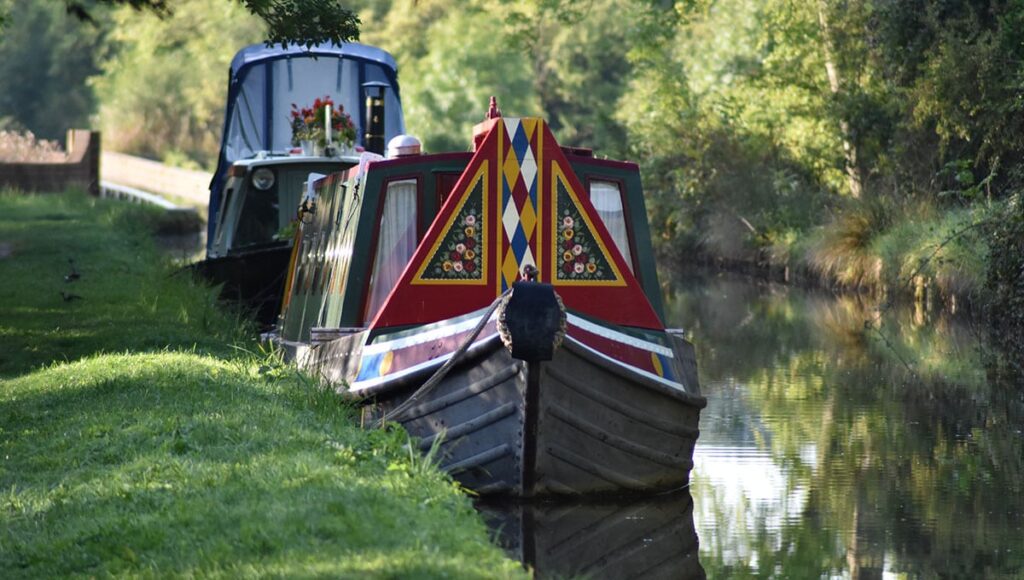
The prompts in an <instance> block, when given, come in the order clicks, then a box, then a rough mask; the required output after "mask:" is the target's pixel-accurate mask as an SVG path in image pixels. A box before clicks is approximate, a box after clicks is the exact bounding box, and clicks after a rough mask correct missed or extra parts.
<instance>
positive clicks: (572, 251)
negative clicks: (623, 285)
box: [555, 181, 617, 282]
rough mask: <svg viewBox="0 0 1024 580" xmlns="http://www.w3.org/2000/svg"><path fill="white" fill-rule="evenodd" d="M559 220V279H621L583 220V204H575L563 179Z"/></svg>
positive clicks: (557, 214) (560, 184)
mask: <svg viewBox="0 0 1024 580" xmlns="http://www.w3.org/2000/svg"><path fill="white" fill-rule="evenodd" d="M556 220H557V222H556V224H555V231H556V232H557V240H556V244H557V248H556V251H555V274H556V276H557V279H558V280H572V281H581V282H586V281H615V280H617V278H616V276H615V272H613V271H612V268H611V266H610V265H609V262H608V257H607V256H605V255H604V252H603V251H602V250H601V248H600V246H599V245H598V243H597V239H596V238H595V237H594V234H593V232H591V231H590V228H589V227H587V223H586V222H585V221H584V220H583V215H582V214H581V212H580V209H579V207H577V206H576V204H575V203H573V200H572V198H571V197H570V196H569V192H568V191H566V189H565V185H564V184H563V183H562V182H561V181H558V194H557V199H556Z"/></svg>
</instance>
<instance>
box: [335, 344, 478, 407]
mask: <svg viewBox="0 0 1024 580" xmlns="http://www.w3.org/2000/svg"><path fill="white" fill-rule="evenodd" d="M497 335H498V333H497V332H495V333H494V334H491V335H488V336H485V337H483V338H480V337H477V339H476V341H474V342H473V344H471V345H470V346H469V348H468V349H467V352H471V351H472V350H473V349H474V348H476V347H477V346H479V345H480V344H482V343H483V342H485V341H487V340H488V339H491V338H493V337H495V336H497ZM453 354H455V351H452V352H449V353H448V354H444V355H441V356H439V357H437V358H432V359H430V360H426V361H423V362H421V363H420V364H418V365H413V366H411V367H409V368H407V369H402V370H401V371H399V372H397V373H393V374H390V375H384V376H382V377H376V378H373V379H366V380H365V381H356V382H354V383H352V385H351V386H349V389H348V390H349V392H352V393H357V392H359V391H362V390H364V389H369V388H370V387H376V386H377V385H380V384H382V383H386V382H389V381H394V380H396V379H400V378H402V377H404V376H406V375H408V374H410V373H414V372H416V371H419V370H422V369H426V368H430V367H434V366H441V365H442V364H444V363H445V362H446V361H447V360H448V359H450V358H452V355H453ZM363 358H364V359H365V351H364V357H363Z"/></svg>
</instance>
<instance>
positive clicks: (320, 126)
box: [291, 96, 356, 155]
mask: <svg viewBox="0 0 1024 580" xmlns="http://www.w3.org/2000/svg"><path fill="white" fill-rule="evenodd" d="M328 116H330V125H328ZM291 126H292V145H296V146H301V147H302V152H303V154H305V155H310V154H314V155H323V153H324V152H325V151H326V150H327V148H328V145H331V144H337V146H338V147H337V149H338V150H341V151H347V150H351V148H352V146H353V144H354V143H355V140H356V125H355V123H353V122H352V117H350V116H349V115H348V113H346V112H345V107H344V106H342V105H335V104H334V101H333V100H332V99H331V97H330V96H324V97H322V98H318V99H316V100H315V101H313V105H312V106H310V107H303V108H299V106H298V105H296V104H295V103H292V111H291ZM328 133H330V134H328ZM307 141H308V142H310V143H311V145H312V147H311V148H312V151H309V152H307V147H306V143H305V142H307Z"/></svg>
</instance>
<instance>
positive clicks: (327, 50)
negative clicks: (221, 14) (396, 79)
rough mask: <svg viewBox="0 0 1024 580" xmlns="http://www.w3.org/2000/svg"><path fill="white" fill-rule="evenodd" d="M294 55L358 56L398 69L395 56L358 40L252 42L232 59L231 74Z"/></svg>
mask: <svg viewBox="0 0 1024 580" xmlns="http://www.w3.org/2000/svg"><path fill="white" fill-rule="evenodd" d="M293 56H335V57H349V58H358V59H362V60H368V61H373V62H376V63H379V64H381V65H384V66H386V67H388V68H390V69H391V70H392V71H397V70H398V64H397V63H396V62H395V57H393V56H391V54H389V53H388V52H387V51H385V50H382V49H380V48H377V47H375V46H368V45H365V44H359V43H358V42H346V43H344V44H317V45H314V46H311V47H306V46H299V45H288V46H284V45H281V44H273V45H270V46H267V45H266V44H252V45H249V46H247V47H245V48H243V49H242V50H240V51H238V53H237V54H235V57H234V58H233V59H231V76H232V77H235V76H237V75H238V73H239V72H240V71H242V70H243V69H245V68H247V67H249V66H252V65H254V64H259V63H263V62H267V61H270V60H276V59H279V58H288V57H293Z"/></svg>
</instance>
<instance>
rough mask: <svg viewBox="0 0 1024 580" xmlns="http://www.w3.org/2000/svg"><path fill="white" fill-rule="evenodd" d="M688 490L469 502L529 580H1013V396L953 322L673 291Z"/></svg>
mask: <svg viewBox="0 0 1024 580" xmlns="http://www.w3.org/2000/svg"><path fill="white" fill-rule="evenodd" d="M675 279H676V281H675V282H674V283H672V284H671V286H670V287H669V288H667V289H666V296H667V303H666V310H667V317H668V321H669V324H670V326H674V327H683V328H685V329H686V331H687V334H688V336H689V337H690V338H691V340H693V342H694V343H695V345H696V347H697V356H698V366H699V369H700V374H701V382H702V388H703V392H704V395H705V396H706V397H707V399H708V406H707V408H706V409H705V410H704V411H703V413H702V415H701V424H700V428H701V435H700V439H699V441H698V445H697V449H696V452H695V454H694V464H695V466H694V469H693V473H692V477H691V486H690V489H689V490H683V491H682V492H680V493H676V494H672V495H669V496H659V497H651V498H640V499H638V500H632V501H621V502H602V503H582V504H581V503H577V504H565V503H553V504H539V505H512V506H500V505H499V506H494V505H482V506H480V510H481V512H482V513H483V514H484V516H485V518H486V519H487V520H488V521H489V522H490V523H491V525H492V529H493V530H494V531H495V534H496V537H497V538H498V539H499V541H500V542H501V543H502V544H503V545H504V546H505V547H506V549H507V550H508V551H509V553H510V554H512V555H513V556H515V557H517V558H520V559H522V560H523V561H524V562H526V563H527V565H529V566H530V567H531V568H533V569H534V570H536V572H537V574H538V576H539V577H556V578H562V577H576V576H583V577H589V578H703V577H705V576H706V577H708V578H716V579H717V578H748V577H757V578H851V579H869V578H901V579H902V578H907V579H911V578H913V579H916V578H1024V380H1022V379H1021V373H1020V371H1019V370H1018V369H1019V368H1020V367H1018V366H1017V365H1016V362H1017V361H1013V360H1007V359H1006V357H1002V356H1000V355H998V353H997V352H996V351H994V350H993V349H992V348H991V347H990V346H989V345H988V343H987V341H986V339H985V336H986V334H985V330H984V328H982V327H979V326H977V325H974V324H972V323H971V321H970V320H969V319H968V318H963V317H961V318H957V317H951V316H948V315H942V314H938V313H930V312H928V311H927V310H925V309H922V308H914V307H906V308H897V307H881V308H880V307H879V306H878V305H877V304H875V303H873V302H872V301H870V300H867V299H862V298H858V297H849V296H841V297H837V296H834V295H832V294H829V293H824V292H820V291H810V290H804V289H800V288H795V287H789V286H779V285H772V284H767V283H757V282H754V281H751V280H750V279H749V278H744V277H735V276H727V275H690V276H677V277H676V278H675Z"/></svg>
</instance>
